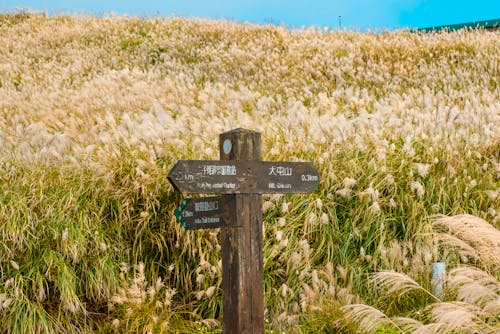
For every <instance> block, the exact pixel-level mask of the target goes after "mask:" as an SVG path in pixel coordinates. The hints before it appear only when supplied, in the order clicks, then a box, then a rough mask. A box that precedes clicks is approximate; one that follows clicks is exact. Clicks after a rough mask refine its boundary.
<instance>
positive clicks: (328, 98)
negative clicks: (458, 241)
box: [0, 15, 500, 332]
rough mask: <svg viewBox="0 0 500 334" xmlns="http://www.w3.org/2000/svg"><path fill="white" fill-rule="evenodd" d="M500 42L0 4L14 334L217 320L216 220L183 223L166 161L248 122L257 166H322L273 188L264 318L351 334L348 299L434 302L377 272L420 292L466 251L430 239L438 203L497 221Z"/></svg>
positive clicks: (6, 300)
mask: <svg viewBox="0 0 500 334" xmlns="http://www.w3.org/2000/svg"><path fill="white" fill-rule="evenodd" d="M499 44H500V41H499V39H498V34H495V33H487V32H474V31H471V32H464V31H460V32H453V33H440V34H429V35H420V34H411V33H408V32H394V33H384V34H361V33H350V32H341V33H336V32H331V33H320V32H315V31H288V30H285V29H283V28H277V27H272V26H263V27H260V26H250V25H238V24H233V23H228V22H212V21H197V20H184V19H168V20H159V19H149V20H142V19H135V18H115V17H111V18H104V19H97V18H83V17H82V18H75V17H52V18H48V17H44V16H37V15H15V16H1V17H0V45H3V47H2V49H1V50H0V60H1V61H0V126H1V128H2V131H1V133H0V153H1V157H2V158H1V162H0V163H1V168H2V169H1V176H0V178H1V182H0V202H1V209H0V210H1V211H0V219H1V220H0V231H1V239H0V240H1V243H2V244H1V249H2V251H0V275H1V276H0V301H1V302H0V328H1V330H2V331H13V332H24V331H29V332H36V331H54V332H66V331H68V330H69V329H72V330H75V331H82V332H85V331H111V330H112V329H113V328H118V329H116V330H118V331H120V332H123V331H129V332H136V331H138V330H141V331H142V330H148V329H150V330H152V331H157V332H161V331H172V332H179V331H181V330H186V331H187V332H190V331H192V330H193V329H198V330H201V329H202V328H205V327H206V328H211V327H214V326H215V327H214V328H217V326H218V323H217V321H216V320H210V319H220V316H221V314H220V307H221V295H220V278H221V275H220V271H221V268H220V251H219V249H220V246H219V243H218V241H217V231H203V232H186V231H184V230H182V228H181V227H179V224H177V223H176V222H175V220H174V218H173V217H172V212H173V210H174V208H175V206H176V205H177V204H178V203H179V201H180V196H179V195H177V194H175V193H174V192H173V189H172V188H171V186H170V185H169V184H168V182H167V181H166V179H165V175H166V173H167V171H168V170H169V168H170V166H171V165H172V163H173V162H174V161H175V160H177V159H181V158H189V159H199V158H204V159H217V145H218V144H217V142H216V140H217V138H218V137H217V135H218V134H219V133H220V132H223V131H226V130H229V129H232V128H236V127H239V126H242V127H245V128H250V129H254V130H257V131H261V132H262V134H263V141H264V150H263V151H264V157H265V159H267V160H273V159H275V160H302V159H303V160H310V161H314V162H315V164H316V165H317V166H318V167H319V169H320V171H321V173H322V183H321V185H320V187H319V188H318V190H317V191H316V192H315V193H314V194H312V195H309V196H273V197H269V198H266V200H267V202H266V203H265V204H264V205H265V208H266V213H265V220H264V226H265V249H264V252H265V261H264V262H265V264H264V265H265V284H266V308H267V311H266V312H267V313H266V318H267V321H268V322H267V326H268V328H269V329H275V330H289V331H292V332H293V331H300V330H302V331H304V332H318V331H326V332H327V331H328V330H330V331H332V330H333V331H334V332H335V331H340V330H344V331H346V332H349V331H352V332H356V331H357V329H355V328H351V327H349V326H350V325H348V324H347V323H346V322H345V321H343V320H341V316H342V314H341V310H340V309H339V307H341V306H342V305H345V304H352V303H358V302H360V301H361V300H363V301H364V302H366V303H368V304H371V305H374V306H376V307H379V308H380V309H382V310H384V311H385V312H387V314H388V315H390V316H394V315H405V316H414V317H417V315H415V313H413V312H415V310H418V309H420V308H423V307H426V305H429V304H430V303H432V302H433V301H432V299H429V298H427V297H425V295H423V296H422V295H417V296H411V297H412V298H410V299H405V298H402V299H400V298H396V299H389V300H387V298H380V297H379V295H378V294H377V293H376V292H374V291H373V289H372V287H371V286H370V285H369V284H367V278H368V274H369V273H371V272H374V271H377V270H383V269H391V270H397V271H400V272H405V273H408V274H411V275H412V277H415V278H416V280H417V281H418V282H419V283H420V284H422V285H423V286H425V287H426V288H429V287H430V283H429V278H428V276H429V270H430V269H429V263H430V262H432V261H433V260H437V259H438V258H440V259H445V260H446V261H447V262H448V263H449V265H450V266H454V265H457V264H458V263H459V262H463V261H466V260H467V258H464V257H462V258H460V254H459V253H456V252H452V251H447V250H444V249H442V248H440V247H438V246H437V245H435V244H434V243H433V242H431V241H428V240H427V239H428V238H426V237H424V236H423V234H424V233H425V232H429V231H430V224H429V217H430V216H431V215H435V214H446V215H451V214H460V213H470V214H474V215H476V216H479V217H483V218H486V219H487V220H488V221H489V222H491V223H492V224H493V225H494V226H496V228H498V227H499V216H500V207H499V200H498V199H499V189H500V184H499V173H500V170H499V168H500V167H499V166H500V165H499V164H500V149H499V147H500V139H499V138H500V132H499V129H500V115H499V110H500V102H499V101H500V93H499V88H498V77H499V68H498V66H499V64H498V59H499V51H498V50H500V45H499ZM351 179H352V180H351ZM422 191H423V193H422ZM470 260H471V259H469V262H470ZM140 263H144V266H141V265H140ZM473 264H475V265H477V266H478V267H479V268H481V269H483V270H485V271H487V272H490V273H493V274H494V275H496V279H497V280H498V279H499V278H500V277H499V276H498V270H497V269H498V267H495V264H488V263H478V262H477V261H476V262H473ZM160 277H161V279H162V282H159V281H158V278H160ZM173 289H175V293H174V290H173ZM450 298H451V297H450ZM419 320H421V321H422V322H425V321H430V320H428V319H425V318H419ZM1 326H3V327H1Z"/></svg>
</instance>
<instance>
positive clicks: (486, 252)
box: [433, 215, 500, 268]
mask: <svg viewBox="0 0 500 334" xmlns="http://www.w3.org/2000/svg"><path fill="white" fill-rule="evenodd" d="M433 227H434V228H435V229H437V230H441V231H443V233H445V235H444V236H438V238H440V239H441V240H442V241H444V242H445V243H447V242H449V241H451V242H450V244H451V245H453V246H458V247H459V248H461V249H462V250H463V251H465V253H463V254H465V255H472V256H473V257H474V258H476V259H478V260H479V261H480V262H481V263H482V264H483V265H485V266H486V267H491V268H498V265H499V264H500V231H499V230H498V229H496V228H495V227H493V226H492V225H490V224H489V223H488V222H487V221H485V220H484V219H481V218H479V217H475V216H472V215H458V216H453V217H438V218H436V219H435V221H434V223H433Z"/></svg>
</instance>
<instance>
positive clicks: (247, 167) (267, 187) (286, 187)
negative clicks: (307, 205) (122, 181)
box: [168, 160, 319, 194]
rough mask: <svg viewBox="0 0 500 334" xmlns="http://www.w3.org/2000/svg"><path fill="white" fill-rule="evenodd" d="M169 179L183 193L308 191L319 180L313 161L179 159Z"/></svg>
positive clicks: (312, 188) (311, 189) (282, 192)
mask: <svg viewBox="0 0 500 334" xmlns="http://www.w3.org/2000/svg"><path fill="white" fill-rule="evenodd" d="M168 180H169V181H170V183H172V185H173V186H174V187H175V188H176V189H177V190H178V191H179V192H181V193H184V194H271V193H280V194H288V193H309V192H311V191H313V190H314V189H315V188H316V186H317V185H318V183H319V174H318V171H317V170H316V168H314V166H313V164H312V163H310V162H272V161H256V160H249V161H237V160H227V161H223V160H214V161H212V160H179V161H177V163H176V164H175V165H174V166H173V167H172V169H171V170H170V173H169V174H168Z"/></svg>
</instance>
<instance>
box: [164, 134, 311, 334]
mask: <svg viewBox="0 0 500 334" xmlns="http://www.w3.org/2000/svg"><path fill="white" fill-rule="evenodd" d="M219 139H220V145H219V146H220V147H219V148H220V160H215V161H206V160H179V161H177V163H176V164H175V165H174V166H173V167H172V169H171V170H170V173H169V174H168V176H167V177H168V180H169V181H170V183H171V184H172V185H173V186H174V187H175V189H177V190H178V191H179V192H181V193H184V194H221V195H222V196H216V197H204V198H196V199H185V200H184V201H183V202H182V203H181V205H180V206H179V207H178V208H177V210H175V215H176V217H177V219H178V220H179V222H180V223H181V224H182V225H183V226H184V227H185V228H186V229H203V228H216V227H222V229H221V233H220V240H221V248H222V301H223V302H222V304H223V305H222V308H223V314H222V315H223V319H222V320H223V321H222V328H223V332H224V333H225V334H247V333H252V334H264V263H263V235H262V195H261V194H271V193H281V194H285V193H309V192H312V191H313V190H314V189H315V188H316V186H317V185H318V183H319V174H318V171H317V170H316V168H314V166H313V165H312V163H310V162H271V161H261V160H260V159H261V139H260V133H258V132H253V131H249V130H245V129H235V130H232V131H229V132H225V133H222V134H220V137H219Z"/></svg>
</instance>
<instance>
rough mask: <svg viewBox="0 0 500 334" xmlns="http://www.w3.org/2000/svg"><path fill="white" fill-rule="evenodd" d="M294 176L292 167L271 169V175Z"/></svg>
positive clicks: (274, 167)
mask: <svg viewBox="0 0 500 334" xmlns="http://www.w3.org/2000/svg"><path fill="white" fill-rule="evenodd" d="M292 174H293V168H292V167H284V166H271V167H269V175H279V176H291V175H292Z"/></svg>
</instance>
